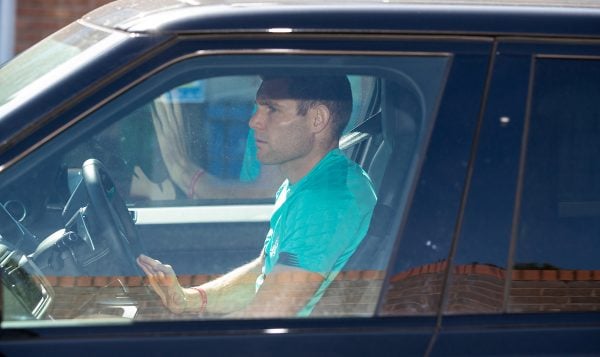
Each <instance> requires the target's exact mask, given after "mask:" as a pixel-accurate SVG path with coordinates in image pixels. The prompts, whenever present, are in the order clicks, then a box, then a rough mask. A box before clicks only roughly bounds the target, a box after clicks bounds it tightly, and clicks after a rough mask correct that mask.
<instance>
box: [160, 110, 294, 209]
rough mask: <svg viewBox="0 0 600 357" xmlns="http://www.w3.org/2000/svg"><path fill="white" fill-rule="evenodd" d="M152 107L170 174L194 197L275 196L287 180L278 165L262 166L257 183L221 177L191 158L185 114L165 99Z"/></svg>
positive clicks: (163, 155)
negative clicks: (178, 112)
mask: <svg viewBox="0 0 600 357" xmlns="http://www.w3.org/2000/svg"><path fill="white" fill-rule="evenodd" d="M152 109H153V110H152V120H153V123H154V129H155V131H156V137H157V139H158V144H159V148H160V152H161V155H162V158H163V162H164V163H165V166H166V168H167V171H168V172H169V177H170V178H171V180H172V181H173V182H174V183H175V185H177V186H178V187H179V188H180V189H181V190H182V191H183V192H185V193H186V194H187V195H188V196H190V198H194V197H199V198H226V197H236V198H242V197H243V198H264V197H271V196H272V195H273V192H274V191H275V190H276V189H277V187H278V186H279V185H280V184H281V182H283V176H282V174H281V172H279V170H278V169H277V168H276V167H274V166H271V167H262V168H261V172H260V174H259V176H258V177H257V179H256V180H255V181H253V182H240V181H238V180H231V179H230V180H226V179H219V178H217V177H215V176H213V175H211V174H209V173H208V172H205V171H204V170H203V169H202V168H201V167H199V166H198V165H196V164H194V162H193V161H192V160H191V158H190V155H189V152H188V148H187V145H186V140H187V137H186V135H185V126H184V123H183V117H182V116H181V115H178V114H177V113H176V112H177V111H175V110H173V108H170V104H168V103H164V102H162V101H161V100H156V101H155V102H154V104H153V105H152Z"/></svg>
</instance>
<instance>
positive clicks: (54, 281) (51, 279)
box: [46, 276, 58, 286]
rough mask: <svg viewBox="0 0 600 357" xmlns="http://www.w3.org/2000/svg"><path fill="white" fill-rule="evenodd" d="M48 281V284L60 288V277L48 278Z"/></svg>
mask: <svg viewBox="0 0 600 357" xmlns="http://www.w3.org/2000/svg"><path fill="white" fill-rule="evenodd" d="M46 280H48V282H49V283H50V285H52V286H58V277H56V276H47V277H46Z"/></svg>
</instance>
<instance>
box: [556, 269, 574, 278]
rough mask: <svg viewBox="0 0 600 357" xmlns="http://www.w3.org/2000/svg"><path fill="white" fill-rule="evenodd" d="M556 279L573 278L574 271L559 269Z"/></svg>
mask: <svg viewBox="0 0 600 357" xmlns="http://www.w3.org/2000/svg"><path fill="white" fill-rule="evenodd" d="M558 279H559V280H575V271H573V270H559V271H558Z"/></svg>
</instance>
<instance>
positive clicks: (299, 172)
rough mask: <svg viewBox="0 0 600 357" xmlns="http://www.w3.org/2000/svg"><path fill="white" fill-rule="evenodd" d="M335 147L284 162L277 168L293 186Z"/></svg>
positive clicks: (335, 146)
mask: <svg viewBox="0 0 600 357" xmlns="http://www.w3.org/2000/svg"><path fill="white" fill-rule="evenodd" d="M336 148H337V145H331V146H328V147H326V148H324V149H322V150H318V151H315V152H314V153H312V154H311V155H308V156H305V157H303V158H301V159H297V160H292V161H288V162H285V163H283V164H281V165H280V166H279V169H280V170H281V172H282V173H283V175H284V176H285V177H286V178H287V179H288V181H289V182H290V184H292V185H293V184H295V183H296V182H298V181H300V180H301V179H302V178H303V177H304V176H306V175H308V173H309V172H310V171H311V170H312V169H313V168H314V167H315V166H316V165H317V164H318V163H319V162H320V161H321V160H322V159H323V158H324V157H325V156H326V155H327V154H328V153H329V152H330V151H331V150H333V149H336Z"/></svg>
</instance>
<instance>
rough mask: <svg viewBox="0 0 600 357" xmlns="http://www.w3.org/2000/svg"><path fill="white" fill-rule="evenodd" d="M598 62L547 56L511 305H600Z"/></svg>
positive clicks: (540, 73)
mask: <svg viewBox="0 0 600 357" xmlns="http://www.w3.org/2000/svg"><path fill="white" fill-rule="evenodd" d="M598 83H600V62H599V61H597V60H562V59H541V60H538V61H537V64H536V67H535V82H534V87H533V98H532V106H531V115H530V118H529V135H528V138H527V146H526V150H527V154H526V161H525V164H524V175H522V180H523V181H522V194H521V196H520V199H519V201H518V202H519V203H520V207H518V209H519V210H520V215H519V220H518V222H517V224H518V231H517V232H518V233H517V236H516V237H515V238H516V240H515V242H514V243H513V244H514V255H513V258H512V260H513V262H512V274H511V277H512V281H511V284H510V298H509V300H508V310H509V311H511V312H535V311H592V310H598V309H600V297H599V294H598V292H599V291H600V260H599V259H598V257H600V244H599V242H600V160H599V157H600V87H599V86H598Z"/></svg>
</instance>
